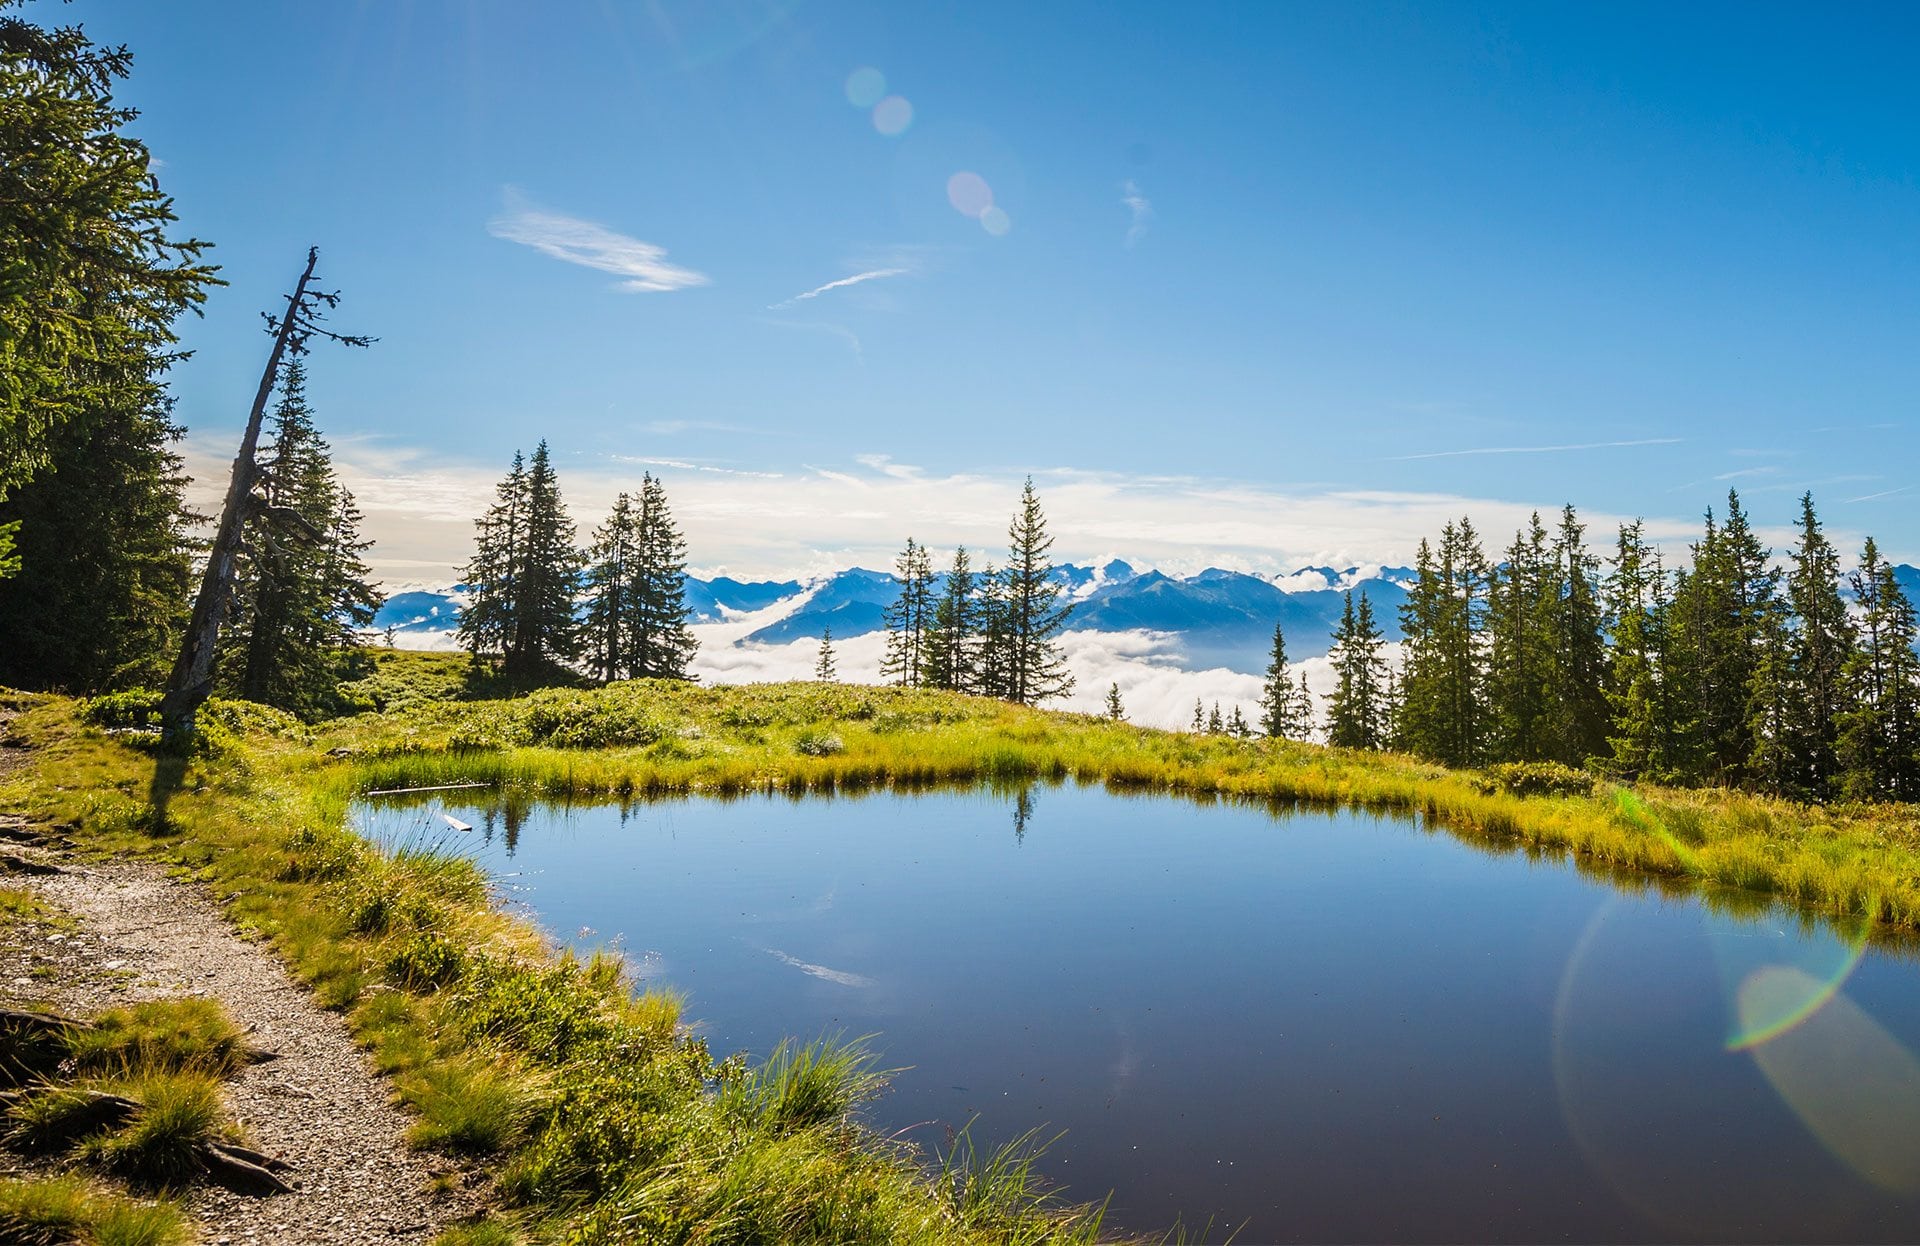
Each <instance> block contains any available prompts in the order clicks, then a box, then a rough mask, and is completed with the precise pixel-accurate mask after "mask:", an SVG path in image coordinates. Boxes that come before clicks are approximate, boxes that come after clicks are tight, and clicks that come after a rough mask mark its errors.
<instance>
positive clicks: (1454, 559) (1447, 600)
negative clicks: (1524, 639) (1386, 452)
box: [1390, 518, 1489, 766]
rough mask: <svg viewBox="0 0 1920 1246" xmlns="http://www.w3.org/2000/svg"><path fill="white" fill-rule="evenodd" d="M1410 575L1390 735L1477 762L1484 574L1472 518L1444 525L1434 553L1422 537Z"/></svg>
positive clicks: (1482, 736)
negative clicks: (1401, 661) (1395, 705)
mask: <svg viewBox="0 0 1920 1246" xmlns="http://www.w3.org/2000/svg"><path fill="white" fill-rule="evenodd" d="M1414 574H1415V578H1414V585H1413V588H1412V589H1411V590H1410V591H1409V593H1408V595H1407V600H1406V602H1405V603H1403V605H1402V607H1401V612H1400V626H1401V631H1402V633H1403V635H1404V636H1405V646H1404V654H1405V656H1404V659H1403V663H1402V671H1401V677H1400V681H1399V688H1398V697H1397V700H1398V705H1397V707H1396V708H1395V709H1394V711H1393V715H1392V723H1391V728H1390V730H1391V734H1392V736H1393V738H1394V740H1395V741H1396V742H1397V744H1398V746H1399V747H1401V748H1404V749H1406V750H1407V751H1409V752H1412V753H1417V754H1419V755H1420V756H1422V757H1428V758H1432V759H1433V760H1435V761H1440V762H1444V763H1445V764H1447V765H1450V766H1471V765H1475V764H1477V763H1478V762H1479V761H1480V760H1481V759H1482V755H1483V753H1484V751H1485V748H1486V744H1487V739H1488V733H1489V727H1488V722H1487V719H1488V708H1487V700H1488V693H1487V683H1488V677H1487V672H1486V669H1485V662H1484V659H1483V656H1482V650H1483V645H1484V640H1483V631H1484V627H1485V618H1486V614H1487V608H1488V606H1487V593H1488V573H1487V568H1486V557H1485V555H1484V554H1482V553H1481V550H1480V538H1479V535H1478V534H1477V533H1476V532H1475V531H1474V529H1473V524H1472V522H1471V521H1470V520H1467V519H1465V518H1462V519H1461V520H1460V522H1458V523H1457V524H1456V523H1449V524H1447V525H1446V527H1444V528H1443V529H1442V530H1441V533H1440V549H1439V551H1438V553H1437V554H1436V553H1435V552H1434V550H1433V549H1432V548H1431V547H1430V546H1429V545H1428V543H1427V542H1425V541H1422V542H1421V543H1420V549H1419V552H1418V553H1417V554H1416V555H1415V572H1414Z"/></svg>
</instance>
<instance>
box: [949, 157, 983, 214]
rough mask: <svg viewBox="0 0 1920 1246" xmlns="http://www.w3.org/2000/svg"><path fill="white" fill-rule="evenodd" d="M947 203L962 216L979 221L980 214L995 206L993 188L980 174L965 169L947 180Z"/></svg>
mask: <svg viewBox="0 0 1920 1246" xmlns="http://www.w3.org/2000/svg"><path fill="white" fill-rule="evenodd" d="M947 202H948V203H950V204H952V205H953V210H954V211H955V212H958V213H959V214H960V215H962V216H971V217H973V218H974V219H975V220H979V219H980V214H981V213H982V212H985V211H986V210H987V209H988V208H991V207H992V206H993V187H991V186H989V185H987V179H986V178H984V177H981V176H980V175H979V174H978V173H971V172H968V171H966V170H964V169H963V170H961V171H960V172H958V173H956V174H954V175H953V176H952V177H950V178H948V179H947Z"/></svg>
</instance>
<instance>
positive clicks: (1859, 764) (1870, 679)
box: [1837, 537, 1920, 801]
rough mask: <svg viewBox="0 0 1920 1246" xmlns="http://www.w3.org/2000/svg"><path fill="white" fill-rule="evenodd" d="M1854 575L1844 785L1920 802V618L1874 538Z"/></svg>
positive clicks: (1855, 791) (1854, 794)
mask: <svg viewBox="0 0 1920 1246" xmlns="http://www.w3.org/2000/svg"><path fill="white" fill-rule="evenodd" d="M1849 580H1850V582H1851V584H1852V587H1853V595H1854V602H1855V605H1856V606H1857V608H1858V611H1859V635H1858V642H1857V644H1856V645H1855V646H1854V648H1853V652H1852V654H1851V655H1850V656H1849V657H1848V659H1847V664H1846V668H1845V672H1844V681H1845V686H1846V693H1847V699H1848V708H1847V709H1846V710H1845V711H1844V712H1843V713H1842V714H1841V717H1840V739H1839V744H1838V750H1837V751H1838V760H1839V764H1840V766H1841V773H1840V787H1841V791H1842V792H1843V794H1844V795H1846V796H1847V797H1848V798H1849V799H1853V800H1902V801H1915V800H1920V657H1916V656H1915V654H1914V644H1915V642H1916V641H1920V624H1916V621H1915V617H1914V608H1913V605H1912V603H1911V602H1909V601H1908V600H1907V596H1906V594H1905V593H1904V592H1903V591H1901V588H1900V582H1899V581H1898V580H1897V579H1895V578H1894V574H1893V566H1892V565H1891V564H1890V563H1887V562H1886V561H1884V560H1883V559H1882V558H1881V557H1880V550H1879V548H1878V547H1877V546H1876V545H1875V544H1874V542H1873V539H1872V538H1871V537H1869V538H1868V539H1867V544H1866V549H1865V551H1864V552H1863V553H1862V554H1861V556H1860V566H1859V567H1858V568H1857V569H1856V570H1855V571H1854V572H1853V573H1852V575H1851V576H1850V577H1849Z"/></svg>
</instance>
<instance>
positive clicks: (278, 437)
mask: <svg viewBox="0 0 1920 1246" xmlns="http://www.w3.org/2000/svg"><path fill="white" fill-rule="evenodd" d="M270 429H271V437H272V441H271V444H270V446H269V447H268V448H267V449H266V450H265V451H264V452H263V453H262V454H261V455H260V457H259V460H258V462H259V469H260V475H261V481H262V489H261V495H260V500H261V502H262V503H263V505H261V506H259V507H256V508H255V510H254V513H253V515H252V517H251V518H250V519H249V520H248V523H247V527H246V529H245V531H246V537H245V542H244V546H243V550H244V552H243V555H242V557H241V562H240V568H239V576H238V580H237V591H236V593H235V601H234V604H233V607H232V624H231V626H230V627H229V628H228V629H227V632H226V634H225V635H224V637H223V638H222V645H221V647H222V649H223V650H224V651H225V656H224V657H223V658H222V659H221V660H220V662H219V667H220V670H221V679H222V682H223V683H225V685H226V686H227V688H228V690H229V691H231V692H232V693H233V694H234V695H236V696H239V697H242V698H244V699H246V700H249V701H258V702H260V703H262V704H265V705H274V706H278V707H279V708H281V709H284V710H288V711H290V712H292V713H295V714H299V715H301V716H302V717H307V718H313V717H318V716H320V715H322V714H325V713H327V712H329V711H330V710H332V709H333V707H334V704H335V702H336V700H337V697H338V689H339V684H340V680H341V679H342V678H344V677H347V676H349V674H350V673H351V663H352V658H351V655H352V653H353V651H354V650H355V649H357V648H358V647H359V645H360V639H361V638H360V629H362V628H364V627H366V626H367V624H369V623H371V622H372V621H373V615H374V612H375V611H376V610H377V609H379V606H380V602H381V601H382V600H383V598H382V596H381V594H380V593H379V592H378V591H377V590H376V589H374V587H373V586H372V585H371V584H370V583H369V580H368V576H369V572H368V568H367V565H366V563H365V562H364V561H363V560H362V557H361V555H362V554H363V553H364V552H365V551H366V549H367V548H368V546H369V544H370V542H367V541H363V540H361V539H360V534H359V527H360V512H359V510H358V508H357V507H355V505H354V501H353V495H352V494H351V493H349V492H348V491H347V490H346V489H345V488H343V487H342V486H341V484H340V482H339V479H338V478H337V476H336V474H335V472H334V470H333V461H332V458H331V454H330V452H329V449H328V446H327V443H326V441H325V440H324V439H323V438H322V437H321V436H320V434H319V431H318V430H317V429H316V428H315V427H314V424H313V412H312V409H311V407H309V406H308V404H307V398H306V368H305V366H304V364H303V363H302V360H301V357H300V356H299V355H297V354H296V355H294V356H293V357H292V359H291V360H289V361H288V363H287V365H286V367H285V368H284V369H283V370H282V373H281V378H280V401H279V403H278V404H277V405H276V406H275V407H274V410H273V416H272V421H271V425H270Z"/></svg>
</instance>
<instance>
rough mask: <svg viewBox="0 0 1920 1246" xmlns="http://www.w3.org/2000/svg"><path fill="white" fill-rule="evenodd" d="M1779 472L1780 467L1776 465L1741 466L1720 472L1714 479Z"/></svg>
mask: <svg viewBox="0 0 1920 1246" xmlns="http://www.w3.org/2000/svg"><path fill="white" fill-rule="evenodd" d="M1779 474H1780V469H1779V468H1777V467H1743V468H1740V469H1739V470H1738V471H1731V472H1721V473H1720V474H1719V475H1718V476H1715V477H1714V479H1715V480H1746V479H1748V478H1749V477H1753V476H1778V475H1779Z"/></svg>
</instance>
